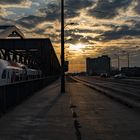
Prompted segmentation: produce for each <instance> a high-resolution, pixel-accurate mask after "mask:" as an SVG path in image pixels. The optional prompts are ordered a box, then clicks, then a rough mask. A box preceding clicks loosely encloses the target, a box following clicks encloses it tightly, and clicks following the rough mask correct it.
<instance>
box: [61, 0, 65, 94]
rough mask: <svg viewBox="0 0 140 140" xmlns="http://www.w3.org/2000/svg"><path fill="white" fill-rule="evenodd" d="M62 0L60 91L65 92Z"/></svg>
mask: <svg viewBox="0 0 140 140" xmlns="http://www.w3.org/2000/svg"><path fill="white" fill-rule="evenodd" d="M64 61H65V53H64V0H61V93H65V71H64Z"/></svg>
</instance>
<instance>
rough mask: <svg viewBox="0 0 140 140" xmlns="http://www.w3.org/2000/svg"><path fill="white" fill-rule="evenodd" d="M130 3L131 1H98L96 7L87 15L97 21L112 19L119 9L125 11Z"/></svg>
mask: <svg viewBox="0 0 140 140" xmlns="http://www.w3.org/2000/svg"><path fill="white" fill-rule="evenodd" d="M131 2H132V0H111V1H110V0H98V2H97V4H96V6H95V7H93V8H91V9H89V10H88V14H89V15H90V16H94V17H96V18H99V19H110V18H114V17H115V16H117V15H118V10H119V9H124V10H126V9H127V8H128V6H129V5H130V4H131Z"/></svg>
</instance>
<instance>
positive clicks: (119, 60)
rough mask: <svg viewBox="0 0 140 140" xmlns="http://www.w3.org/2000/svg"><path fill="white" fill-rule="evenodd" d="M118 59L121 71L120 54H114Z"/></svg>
mask: <svg viewBox="0 0 140 140" xmlns="http://www.w3.org/2000/svg"><path fill="white" fill-rule="evenodd" d="M114 55H115V56H117V58H118V70H120V57H119V54H114Z"/></svg>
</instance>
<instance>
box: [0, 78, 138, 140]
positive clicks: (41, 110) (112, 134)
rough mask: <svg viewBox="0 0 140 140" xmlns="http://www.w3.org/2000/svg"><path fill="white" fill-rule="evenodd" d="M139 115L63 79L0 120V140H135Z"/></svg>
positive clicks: (99, 94)
mask: <svg viewBox="0 0 140 140" xmlns="http://www.w3.org/2000/svg"><path fill="white" fill-rule="evenodd" d="M139 118H140V113H139V112H136V111H134V110H132V109H129V108H128V107H126V106H123V105H122V104H120V103H118V102H115V101H114V100H111V99H110V98H108V97H107V96H105V95H103V94H101V93H99V92H97V91H95V90H93V89H91V88H89V87H87V86H84V85H83V84H81V83H78V82H76V81H74V80H72V79H67V82H66V93H64V94H60V81H56V82H54V83H53V84H51V85H50V86H48V87H46V88H44V89H42V90H41V91H39V92H37V93H36V94H34V95H33V96H32V97H30V98H28V99H27V100H26V101H24V102H23V103H22V104H20V105H18V106H17V107H15V108H14V109H12V110H11V111H9V112H8V113H6V114H5V115H4V116H2V117H1V118H0V140H139V138H140V133H139V132H140V119H139Z"/></svg>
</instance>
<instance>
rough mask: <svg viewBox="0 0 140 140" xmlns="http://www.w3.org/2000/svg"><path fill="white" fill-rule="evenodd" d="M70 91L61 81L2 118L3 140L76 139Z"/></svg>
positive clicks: (0, 135)
mask: <svg viewBox="0 0 140 140" xmlns="http://www.w3.org/2000/svg"><path fill="white" fill-rule="evenodd" d="M75 139H76V136H75V129H74V126H73V118H72V113H71V110H70V108H69V96H68V94H66V93H65V94H60V82H59V81H57V82H55V83H53V84H52V85H50V86H48V87H46V88H44V89H43V90H41V91H40V92H38V93H36V94H35V95H33V96H32V97H31V98H29V99H27V100H26V101H24V102H23V103H22V104H20V105H19V106H17V107H16V108H15V109H13V110H12V111H10V112H9V113H7V114H5V115H4V116H3V117H1V118H0V140H75Z"/></svg>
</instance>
